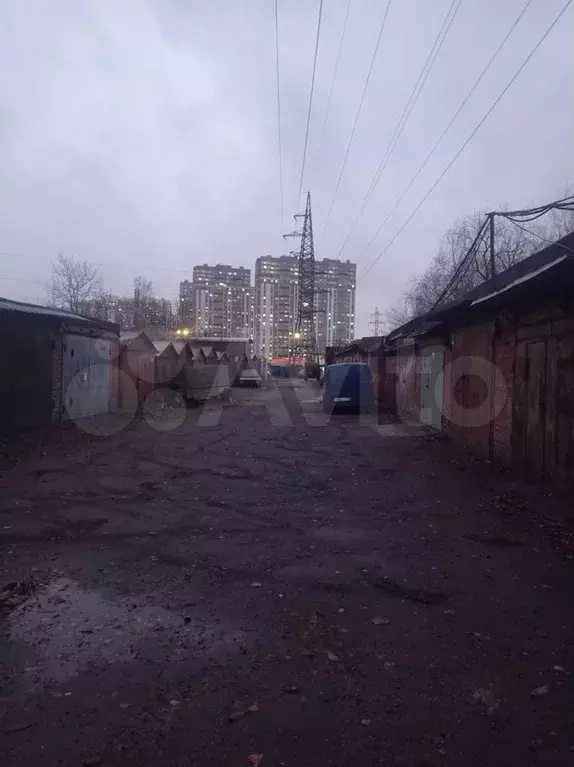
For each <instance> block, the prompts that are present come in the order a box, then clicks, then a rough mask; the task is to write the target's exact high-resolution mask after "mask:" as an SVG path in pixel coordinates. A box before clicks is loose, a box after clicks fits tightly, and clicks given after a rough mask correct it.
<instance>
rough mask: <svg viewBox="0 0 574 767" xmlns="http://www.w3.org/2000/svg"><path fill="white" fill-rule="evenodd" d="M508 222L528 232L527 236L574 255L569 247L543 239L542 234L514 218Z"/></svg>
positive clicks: (555, 241) (573, 251)
mask: <svg viewBox="0 0 574 767" xmlns="http://www.w3.org/2000/svg"><path fill="white" fill-rule="evenodd" d="M504 218H508V216H504ZM508 220H509V221H511V222H512V223H513V224H514V226H517V227H518V228H519V229H522V231H523V232H526V234H530V235H531V236H532V237H538V239H539V240H542V242H545V243H546V244H547V245H557V246H559V247H561V248H564V250H567V251H568V252H569V253H574V250H572V248H571V247H570V246H569V245H564V244H563V243H561V242H558V241H557V240H549V239H548V238H547V237H543V236H542V235H541V234H538V232H533V231H532V230H531V229H527V228H526V227H525V226H522V224H519V223H518V221H515V220H514V219H513V218H508Z"/></svg>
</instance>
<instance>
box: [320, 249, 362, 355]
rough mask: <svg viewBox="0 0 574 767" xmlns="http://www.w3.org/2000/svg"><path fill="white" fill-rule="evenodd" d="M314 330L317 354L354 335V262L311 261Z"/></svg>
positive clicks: (355, 273)
mask: <svg viewBox="0 0 574 767" xmlns="http://www.w3.org/2000/svg"><path fill="white" fill-rule="evenodd" d="M315 268H316V273H315V290H316V303H315V306H316V310H317V313H316V315H315V316H316V332H317V347H318V349H319V353H320V354H322V353H324V351H325V347H326V346H338V345H340V344H345V343H348V342H349V341H352V340H353V338H354V336H355V286H356V283H357V265H356V264H352V263H351V262H350V261H348V260H347V261H339V260H338V259H335V258H324V259H323V260H322V261H317V262H316V263H315Z"/></svg>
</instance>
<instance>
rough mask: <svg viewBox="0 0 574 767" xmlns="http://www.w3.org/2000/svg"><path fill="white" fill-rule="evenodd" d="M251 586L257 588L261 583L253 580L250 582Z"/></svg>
mask: <svg viewBox="0 0 574 767" xmlns="http://www.w3.org/2000/svg"><path fill="white" fill-rule="evenodd" d="M251 585H252V586H253V588H259V586H263V584H262V583H261V582H260V581H253V583H252V584H251Z"/></svg>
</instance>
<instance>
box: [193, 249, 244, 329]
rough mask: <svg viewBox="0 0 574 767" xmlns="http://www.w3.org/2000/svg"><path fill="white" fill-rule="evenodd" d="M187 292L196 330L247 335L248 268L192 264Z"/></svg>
mask: <svg viewBox="0 0 574 767" xmlns="http://www.w3.org/2000/svg"><path fill="white" fill-rule="evenodd" d="M180 291H181V286H180ZM191 293H192V295H191V306H192V311H191V319H192V323H193V325H194V330H195V332H196V333H200V334H202V335H205V336H220V337H222V338H249V337H251V335H252V332H253V311H252V307H253V301H252V290H251V270H250V269H245V268H244V267H242V266H239V267H235V266H226V265H224V264H216V265H215V266H209V265H208V264H202V265H201V266H194V267H193V284H192V289H191ZM180 297H181V296H180Z"/></svg>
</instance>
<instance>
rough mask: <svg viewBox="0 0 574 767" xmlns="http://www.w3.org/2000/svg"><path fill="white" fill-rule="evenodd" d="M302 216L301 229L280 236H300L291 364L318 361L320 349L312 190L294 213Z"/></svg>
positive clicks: (296, 217) (298, 216) (296, 216)
mask: <svg viewBox="0 0 574 767" xmlns="http://www.w3.org/2000/svg"><path fill="white" fill-rule="evenodd" d="M298 218H302V219H303V229H302V230H301V231H295V232H291V233H290V234H284V235H283V237H300V238H301V248H300V250H299V253H298V261H299V265H298V280H297V284H298V295H297V318H296V320H295V328H294V331H293V335H292V338H291V344H290V348H289V362H290V364H292V365H293V364H300V362H301V361H302V362H303V364H304V365H306V364H318V363H319V353H318V350H317V338H316V333H315V313H316V309H315V244H314V242H313V220H312V217H311V192H307V204H306V206H305V213H298V214H296V215H295V220H297V219H298Z"/></svg>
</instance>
